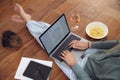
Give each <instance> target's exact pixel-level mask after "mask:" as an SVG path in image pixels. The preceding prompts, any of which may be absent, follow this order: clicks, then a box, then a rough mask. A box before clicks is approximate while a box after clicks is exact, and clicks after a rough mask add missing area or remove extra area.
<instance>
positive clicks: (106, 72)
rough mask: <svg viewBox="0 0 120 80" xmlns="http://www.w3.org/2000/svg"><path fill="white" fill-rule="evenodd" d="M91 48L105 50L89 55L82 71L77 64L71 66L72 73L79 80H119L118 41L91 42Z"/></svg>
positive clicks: (119, 48)
mask: <svg viewBox="0 0 120 80" xmlns="http://www.w3.org/2000/svg"><path fill="white" fill-rule="evenodd" d="M91 48H96V49H105V50H106V51H104V52H98V53H97V54H94V55H91V56H90V57H89V58H88V60H87V62H86V65H85V69H82V68H81V67H80V66H79V65H78V64H75V65H73V66H72V70H73V72H74V73H75V74H76V76H77V77H78V79H80V80H119V79H120V77H119V74H120V58H118V56H120V41H119V40H110V41H97V42H92V45H91Z"/></svg>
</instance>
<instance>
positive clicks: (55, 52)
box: [39, 14, 81, 62]
mask: <svg viewBox="0 0 120 80" xmlns="http://www.w3.org/2000/svg"><path fill="white" fill-rule="evenodd" d="M39 39H40V42H41V43H42V46H43V47H44V49H45V51H46V52H47V54H48V56H49V57H52V58H54V59H55V60H58V61H60V62H61V61H62V59H61V58H60V57H59V56H60V55H61V51H63V50H69V51H72V48H69V46H68V44H69V43H70V42H71V41H72V40H81V38H80V37H79V36H77V35H75V34H73V33H71V32H70V29H69V26H68V22H67V19H66V17H65V14H62V15H61V16H60V17H59V18H58V19H57V20H56V21H55V22H54V23H53V24H52V25H51V26H50V27H49V28H48V29H47V30H46V31H45V32H44V33H43V34H42V35H41V36H40V37H39Z"/></svg>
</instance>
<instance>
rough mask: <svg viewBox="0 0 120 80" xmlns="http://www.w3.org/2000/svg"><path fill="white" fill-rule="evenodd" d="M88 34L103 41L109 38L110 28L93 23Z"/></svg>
mask: <svg viewBox="0 0 120 80" xmlns="http://www.w3.org/2000/svg"><path fill="white" fill-rule="evenodd" d="M86 33H87V35H88V36H89V37H91V38H94V39H102V38H104V37H106V36H107V34H108V28H107V26H106V25H105V24H103V23H101V22H92V23H90V24H88V25H87V27H86Z"/></svg>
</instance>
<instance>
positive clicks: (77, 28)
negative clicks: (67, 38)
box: [71, 25, 79, 32]
mask: <svg viewBox="0 0 120 80" xmlns="http://www.w3.org/2000/svg"><path fill="white" fill-rule="evenodd" d="M77 30H79V26H78V25H74V26H73V27H71V31H73V32H74V31H77Z"/></svg>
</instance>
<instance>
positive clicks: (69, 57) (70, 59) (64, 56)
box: [60, 50, 77, 67]
mask: <svg viewBox="0 0 120 80" xmlns="http://www.w3.org/2000/svg"><path fill="white" fill-rule="evenodd" d="M60 58H61V59H62V60H64V61H65V62H66V63H67V64H68V65H69V66H70V67H72V66H73V65H74V64H76V63H77V62H76V60H75V58H74V56H73V55H72V54H71V53H70V52H69V51H68V50H65V51H62V53H61V56H60Z"/></svg>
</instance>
